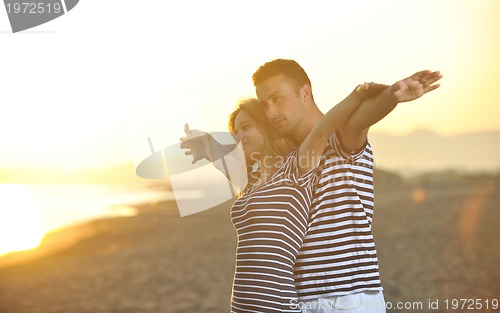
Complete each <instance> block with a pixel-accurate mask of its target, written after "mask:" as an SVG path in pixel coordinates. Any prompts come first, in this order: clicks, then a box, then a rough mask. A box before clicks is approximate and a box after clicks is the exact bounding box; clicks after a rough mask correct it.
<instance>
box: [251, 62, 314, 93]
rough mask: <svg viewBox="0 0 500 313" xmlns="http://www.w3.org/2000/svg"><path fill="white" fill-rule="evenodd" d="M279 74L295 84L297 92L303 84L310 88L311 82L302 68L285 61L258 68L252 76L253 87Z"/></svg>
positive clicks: (266, 64)
mask: <svg viewBox="0 0 500 313" xmlns="http://www.w3.org/2000/svg"><path fill="white" fill-rule="evenodd" d="M280 74H284V75H285V76H286V77H288V78H289V79H290V80H292V81H293V82H294V83H295V84H297V87H298V88H297V90H298V89H300V88H302V86H304V85H305V84H308V85H309V86H311V81H310V80H309V77H308V76H307V74H306V71H304V69H303V68H302V66H300V65H299V64H298V63H297V62H295V61H294V60H287V59H276V60H273V61H269V62H267V63H265V64H264V65H262V66H261V67H259V68H258V69H257V71H255V73H254V74H253V75H252V80H253V85H254V86H257V85H258V84H260V83H262V82H263V81H265V80H266V79H268V78H270V77H273V76H277V75H280ZM311 87H312V86H311Z"/></svg>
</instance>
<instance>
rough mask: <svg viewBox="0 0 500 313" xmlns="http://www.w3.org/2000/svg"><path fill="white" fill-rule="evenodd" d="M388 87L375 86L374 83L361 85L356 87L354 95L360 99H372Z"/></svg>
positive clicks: (382, 85)
mask: <svg viewBox="0 0 500 313" xmlns="http://www.w3.org/2000/svg"><path fill="white" fill-rule="evenodd" d="M387 87H389V86H388V85H384V84H377V83H374V82H371V83H363V84H361V85H359V86H358V87H356V95H357V96H358V97H359V98H360V99H361V100H365V99H368V98H371V97H374V96H376V95H378V94H380V93H381V92H382V91H384V90H385V89H386V88H387Z"/></svg>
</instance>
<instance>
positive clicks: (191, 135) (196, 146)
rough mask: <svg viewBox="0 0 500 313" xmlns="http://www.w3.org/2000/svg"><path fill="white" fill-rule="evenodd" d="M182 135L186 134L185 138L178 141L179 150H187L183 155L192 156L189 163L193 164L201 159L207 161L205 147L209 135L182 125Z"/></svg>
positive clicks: (207, 143)
mask: <svg viewBox="0 0 500 313" xmlns="http://www.w3.org/2000/svg"><path fill="white" fill-rule="evenodd" d="M184 133H186V137H181V139H180V140H181V148H182V149H189V151H186V152H185V154H186V155H192V156H193V161H192V162H191V163H192V164H195V163H196V162H198V161H199V160H201V159H207V160H209V158H208V154H207V148H206V146H207V145H209V144H210V143H209V142H208V136H210V135H209V134H207V133H205V132H202V131H200V130H197V129H193V130H191V129H189V124H186V125H184Z"/></svg>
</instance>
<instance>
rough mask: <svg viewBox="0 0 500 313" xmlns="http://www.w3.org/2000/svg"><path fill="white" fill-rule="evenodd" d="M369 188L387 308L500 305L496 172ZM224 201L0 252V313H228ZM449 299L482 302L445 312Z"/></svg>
mask: <svg viewBox="0 0 500 313" xmlns="http://www.w3.org/2000/svg"><path fill="white" fill-rule="evenodd" d="M375 188H376V191H375V214H374V222H373V233H374V236H375V242H376V246H377V251H378V256H379V263H380V264H379V265H380V274H381V279H382V285H383V287H384V289H385V291H384V295H385V299H386V301H387V303H388V312H471V311H474V312H500V308H497V309H496V310H494V309H492V308H491V306H492V301H493V299H500V268H499V267H498V265H497V264H499V263H500V245H499V244H498V242H499V239H500V227H498V221H500V183H499V181H498V178H488V177H483V178H477V179H465V180H453V181H446V180H444V181H439V180H437V181H433V180H429V181H419V182H408V181H403V180H397V179H395V180H390V179H385V180H382V182H377V180H376V184H375ZM230 204H231V203H230V201H228V202H226V203H224V204H222V205H220V206H218V207H215V208H212V209H210V210H207V211H204V212H201V213H198V214H195V215H192V216H188V217H182V218H181V217H179V213H178V210H177V207H176V205H175V202H171V201H170V202H169V201H167V202H161V203H158V204H156V205H144V206H139V207H137V209H138V212H139V214H138V215H136V216H129V217H116V218H106V219H99V220H95V221H92V222H89V223H85V224H82V225H78V226H75V227H72V228H69V229H64V230H61V231H60V232H56V233H52V234H49V235H47V236H46V238H45V239H44V242H43V243H42V245H41V246H40V247H39V248H37V249H35V250H33V251H28V252H24V253H16V254H12V255H7V256H6V257H3V258H0V313H42V312H43V313H51V312H54V313H55V312H61V313H62V312H64V313H83V312H92V313H106V312H108V313H115V312H124V313H146V312H148V313H149V312H152V313H163V312H165V313H167V312H176V313H198V312H214V313H220V312H229V307H230V294H231V282H232V278H233V273H234V261H235V248H236V235H235V231H234V229H233V227H232V225H231V222H230V219H229V207H230ZM453 299H471V300H474V301H476V302H477V300H480V303H482V308H481V309H477V303H476V302H475V304H474V305H475V306H476V309H474V310H467V305H466V306H465V307H464V308H461V307H458V308H456V309H453V307H452V304H453V303H454V302H453ZM486 304H488V307H489V309H485V307H486ZM468 305H470V303H468ZM410 306H411V308H410ZM459 306H462V303H459Z"/></svg>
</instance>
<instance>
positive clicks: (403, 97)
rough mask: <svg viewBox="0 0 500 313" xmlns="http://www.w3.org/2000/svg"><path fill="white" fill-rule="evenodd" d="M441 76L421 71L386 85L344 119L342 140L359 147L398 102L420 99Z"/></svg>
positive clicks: (436, 73) (346, 144)
mask: <svg viewBox="0 0 500 313" xmlns="http://www.w3.org/2000/svg"><path fill="white" fill-rule="evenodd" d="M442 77H443V76H442V75H441V73H440V72H437V71H436V72H431V71H421V72H418V73H415V74H413V75H411V76H410V77H407V78H405V79H403V80H400V81H398V82H396V83H395V84H393V85H392V86H389V87H387V88H386V89H385V90H384V91H383V92H382V93H380V94H379V95H378V96H376V97H373V98H368V99H366V100H365V101H363V103H361V104H360V106H359V107H358V109H357V110H356V111H355V112H354V113H353V114H352V115H351V117H350V118H349V119H348V120H347V122H346V123H345V124H344V125H343V126H342V127H341V128H340V130H339V131H340V135H341V137H342V143H343V144H344V146H345V147H346V148H348V149H349V150H352V151H358V150H359V149H360V148H361V147H363V145H364V143H365V141H366V137H367V134H368V129H369V128H370V126H372V125H373V124H375V123H377V122H378V121H380V120H381V119H383V118H384V117H385V116H387V114H389V113H390V112H391V111H392V110H394V108H395V107H396V106H397V105H398V103H401V102H408V101H412V100H415V99H418V98H420V97H421V96H423V95H424V94H426V93H428V92H430V91H433V90H435V89H437V88H438V87H439V86H440V85H439V84H436V82H437V81H438V80H440V79H441V78H442Z"/></svg>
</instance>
